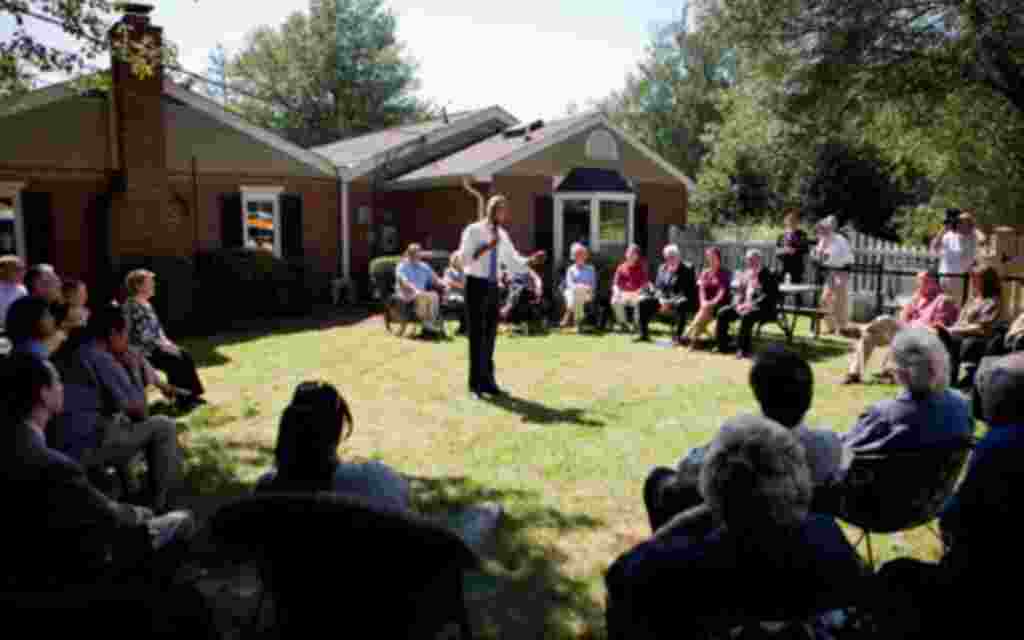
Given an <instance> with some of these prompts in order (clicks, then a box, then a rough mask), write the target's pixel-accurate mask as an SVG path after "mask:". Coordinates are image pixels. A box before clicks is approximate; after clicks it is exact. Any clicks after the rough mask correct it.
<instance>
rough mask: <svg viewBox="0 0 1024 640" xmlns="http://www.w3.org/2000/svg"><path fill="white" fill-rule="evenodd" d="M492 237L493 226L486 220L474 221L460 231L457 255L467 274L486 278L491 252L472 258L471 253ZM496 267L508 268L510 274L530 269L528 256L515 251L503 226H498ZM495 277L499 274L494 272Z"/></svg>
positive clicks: (488, 271) (488, 273) (488, 241)
mask: <svg viewBox="0 0 1024 640" xmlns="http://www.w3.org/2000/svg"><path fill="white" fill-rule="evenodd" d="M493 239H494V227H493V226H492V225H491V223H490V222H489V221H487V220H481V221H479V222H474V223H473V224H471V225H469V226H468V227H466V228H465V229H463V231H462V241H461V242H460V243H459V255H460V256H461V257H462V270H463V271H464V272H465V274H466V275H467V276H475V277H477V278H485V279H486V278H487V277H488V276H489V275H490V269H491V252H490V251H487V252H486V253H483V254H481V255H480V257H479V258H474V257H473V254H474V253H476V251H477V249H479V248H480V247H482V246H484V245H486V244H489V243H490V242H491V240H493ZM497 250H498V268H499V269H500V268H501V265H505V267H506V268H507V269H508V270H509V272H510V273H511V274H517V273H525V272H527V271H529V270H530V265H529V263H528V258H525V257H523V256H521V255H520V254H519V252H518V251H516V248H515V247H514V246H513V245H512V241H511V240H510V239H509V237H508V233H507V232H506V231H505V229H504V228H502V227H498V246H497ZM494 275H495V277H497V276H498V275H499V274H497V273H496V274H494Z"/></svg>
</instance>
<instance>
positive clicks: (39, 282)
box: [25, 264, 61, 304]
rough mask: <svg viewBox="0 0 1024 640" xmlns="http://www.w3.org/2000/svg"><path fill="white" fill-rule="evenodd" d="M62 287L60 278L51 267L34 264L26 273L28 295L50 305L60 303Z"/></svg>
mask: <svg viewBox="0 0 1024 640" xmlns="http://www.w3.org/2000/svg"><path fill="white" fill-rule="evenodd" d="M60 285H61V283H60V276H58V275H57V272H56V271H55V270H54V268H53V267H52V266H51V265H48V264H34V265H32V266H31V267H29V268H28V270H27V271H26V272H25V288H26V289H27V290H28V295H30V296H36V297H39V298H42V299H43V300H46V301H47V302H48V303H50V304H53V303H54V302H60Z"/></svg>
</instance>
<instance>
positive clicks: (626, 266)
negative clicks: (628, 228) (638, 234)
mask: <svg viewBox="0 0 1024 640" xmlns="http://www.w3.org/2000/svg"><path fill="white" fill-rule="evenodd" d="M650 284H651V279H650V277H648V275H647V265H646V264H645V263H644V261H643V260H641V256H640V246H639V245H635V244H631V245H629V248H627V249H626V260H625V262H623V263H622V264H620V265H619V267H618V268H617V269H616V270H615V279H614V282H613V283H612V309H613V310H614V311H615V320H616V322H617V324H618V325H619V327H620V328H622V329H624V330H626V331H630V332H631V331H632V330H633V328H632V327H631V326H630V324H629V322H627V320H626V307H627V306H630V307H633V309H634V310H633V319H634V320H636V305H637V304H638V303H639V302H640V298H641V297H642V295H643V290H644V288H646V287H647V286H648V285H650Z"/></svg>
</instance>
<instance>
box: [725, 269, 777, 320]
mask: <svg viewBox="0 0 1024 640" xmlns="http://www.w3.org/2000/svg"><path fill="white" fill-rule="evenodd" d="M746 277H747V272H746V271H743V272H741V273H740V274H738V275H736V276H733V281H734V282H735V281H737V278H740V279H741V280H739V282H741V283H744V284H741V285H740V287H739V288H738V289H736V297H735V298H734V299H733V305H736V304H739V303H740V302H743V301H745V300H746V295H747V294H746V287H745V282H746ZM758 283H759V285H760V286H759V288H758V290H757V291H756V292H755V293H754V300H753V302H754V307H755V308H756V309H757V310H758V311H760V312H761V313H763V314H765V315H769V314H773V313H775V309H776V308H777V307H778V304H779V276H778V274H776V273H775V272H774V271H770V270H768V269H764V268H762V269H761V273H760V275H759V276H758Z"/></svg>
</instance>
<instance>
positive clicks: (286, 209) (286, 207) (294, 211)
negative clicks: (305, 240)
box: [281, 193, 305, 258]
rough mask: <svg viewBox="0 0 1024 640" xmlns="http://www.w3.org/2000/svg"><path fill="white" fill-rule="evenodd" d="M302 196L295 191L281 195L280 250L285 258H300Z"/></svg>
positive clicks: (302, 251)
mask: <svg viewBox="0 0 1024 640" xmlns="http://www.w3.org/2000/svg"><path fill="white" fill-rule="evenodd" d="M302 236H303V232H302V196H301V195H298V194H296V193H285V194H282V195H281V252H282V253H283V254H284V257H285V258H302V257H303V256H304V255H305V250H304V248H303V244H302Z"/></svg>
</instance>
